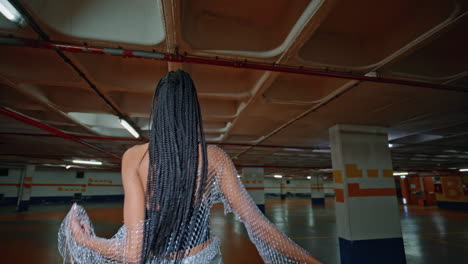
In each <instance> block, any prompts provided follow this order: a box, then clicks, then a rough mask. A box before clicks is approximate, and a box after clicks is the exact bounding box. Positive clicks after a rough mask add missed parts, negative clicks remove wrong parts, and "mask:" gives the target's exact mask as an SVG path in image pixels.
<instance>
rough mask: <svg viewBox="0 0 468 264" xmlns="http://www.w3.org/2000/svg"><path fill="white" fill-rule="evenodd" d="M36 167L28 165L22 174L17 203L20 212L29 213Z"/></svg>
mask: <svg viewBox="0 0 468 264" xmlns="http://www.w3.org/2000/svg"><path fill="white" fill-rule="evenodd" d="M35 170H36V166H35V165H26V167H25V168H24V170H23V173H22V174H21V181H20V186H19V189H18V201H17V203H16V210H18V211H19V212H22V211H27V210H28V209H29V204H30V203H31V188H32V180H33V176H34V171H35Z"/></svg>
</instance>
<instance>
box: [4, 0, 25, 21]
mask: <svg viewBox="0 0 468 264" xmlns="http://www.w3.org/2000/svg"><path fill="white" fill-rule="evenodd" d="M0 13H2V14H3V15H4V16H5V17H6V18H7V19H8V20H10V21H13V22H16V23H18V22H20V20H21V14H20V13H19V12H18V11H17V10H16V8H14V7H13V6H12V5H11V4H10V2H9V1H8V0H0Z"/></svg>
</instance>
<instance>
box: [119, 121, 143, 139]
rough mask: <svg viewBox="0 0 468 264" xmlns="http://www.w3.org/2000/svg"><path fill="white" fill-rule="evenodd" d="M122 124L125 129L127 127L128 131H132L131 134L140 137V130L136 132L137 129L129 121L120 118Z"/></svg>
mask: <svg viewBox="0 0 468 264" xmlns="http://www.w3.org/2000/svg"><path fill="white" fill-rule="evenodd" d="M120 124H121V125H122V126H123V127H125V129H127V130H128V132H130V134H132V135H133V136H134V137H136V138H139V137H140V134H138V132H136V130H135V129H134V128H133V127H132V126H131V125H130V124H129V123H127V121H126V120H125V119H120Z"/></svg>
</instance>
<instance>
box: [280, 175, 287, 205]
mask: <svg viewBox="0 0 468 264" xmlns="http://www.w3.org/2000/svg"><path fill="white" fill-rule="evenodd" d="M280 197H281V200H286V180H285V179H283V178H281V181H280Z"/></svg>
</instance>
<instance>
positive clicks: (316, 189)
mask: <svg viewBox="0 0 468 264" xmlns="http://www.w3.org/2000/svg"><path fill="white" fill-rule="evenodd" d="M311 177H312V178H311V179H310V198H311V200H312V205H325V192H324V191H323V179H322V177H321V176H319V175H314V176H311Z"/></svg>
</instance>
